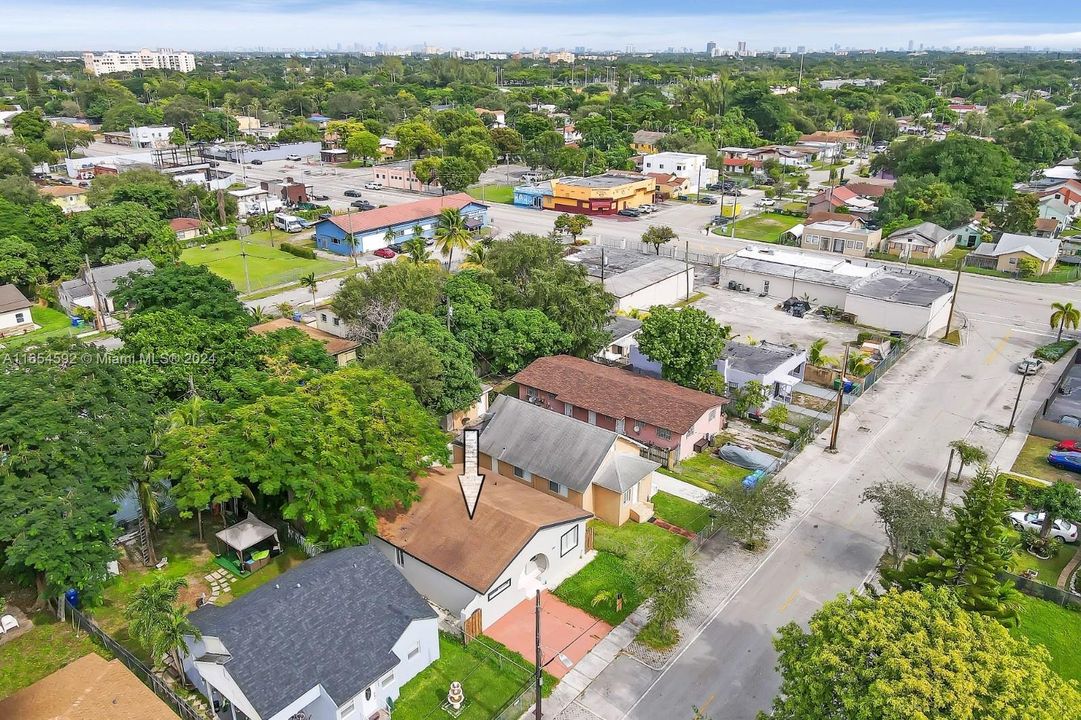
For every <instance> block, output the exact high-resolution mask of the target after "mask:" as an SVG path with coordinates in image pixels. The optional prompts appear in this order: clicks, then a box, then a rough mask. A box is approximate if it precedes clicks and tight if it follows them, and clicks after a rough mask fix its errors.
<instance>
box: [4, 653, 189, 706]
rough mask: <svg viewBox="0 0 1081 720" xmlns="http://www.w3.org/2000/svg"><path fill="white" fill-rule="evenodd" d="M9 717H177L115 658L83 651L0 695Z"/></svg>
mask: <svg viewBox="0 0 1081 720" xmlns="http://www.w3.org/2000/svg"><path fill="white" fill-rule="evenodd" d="M0 718H10V719H11V720H178V718H177V715H176V713H174V712H173V711H172V710H171V709H170V708H169V706H168V705H166V704H165V702H164V701H162V700H161V699H160V698H159V697H158V696H157V695H155V694H154V692H153V691H152V690H151V689H150V688H149V687H147V686H146V685H144V684H143V683H142V681H140V680H139V678H137V677H136V676H135V675H134V674H133V673H132V672H131V671H130V670H128V669H127V667H125V666H124V664H123V663H121V662H120V660H105V659H103V658H102V657H101V656H100V655H98V654H97V653H93V652H92V653H90V654H88V655H83V656H82V657H81V658H79V659H78V660H73V661H72V662H70V663H68V664H67V665H65V666H64V667H62V668H61V669H59V670H57V671H56V672H54V673H53V674H52V675H47V676H46V677H44V678H42V679H41V680H38V681H37V682H36V683H34V684H33V685H29V686H27V687H24V688H23V689H22V690H19V691H18V692H16V693H14V694H13V695H9V696H7V697H6V698H4V699H3V700H0Z"/></svg>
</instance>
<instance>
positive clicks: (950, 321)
mask: <svg viewBox="0 0 1081 720" xmlns="http://www.w3.org/2000/svg"><path fill="white" fill-rule="evenodd" d="M964 266H965V259H964V258H961V260H960V262H958V263H957V279H956V280H954V281H953V297H952V298H950V315H949V317H948V318H946V334H947V335H949V334H950V327H951V326H952V325H953V309H954V308H955V307H957V291H958V290H960V288H961V268H963V267H964ZM1011 426H1012V423H1011Z"/></svg>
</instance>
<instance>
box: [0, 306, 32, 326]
mask: <svg viewBox="0 0 1081 720" xmlns="http://www.w3.org/2000/svg"><path fill="white" fill-rule="evenodd" d="M16 316H22V320H19V319H18V317H16ZM30 322H33V319H32V317H31V316H30V308H29V307H26V308H19V309H18V310H12V311H11V312H6V313H0V330H4V329H7V328H13V327H15V326H17V325H25V324H26V323H30Z"/></svg>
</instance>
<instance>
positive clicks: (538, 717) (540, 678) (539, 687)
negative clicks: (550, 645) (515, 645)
mask: <svg viewBox="0 0 1081 720" xmlns="http://www.w3.org/2000/svg"><path fill="white" fill-rule="evenodd" d="M540 600H541V591H540V588H539V587H538V588H537V600H536V605H535V608H536V609H535V618H534V628H535V630H534V634H535V640H536V643H537V647H536V657H535V661H536V670H535V671H534V673H533V684H534V689H535V691H536V703H535V706H534V708H533V717H534V718H535V720H542V718H543V714H542V713H541V692H542V691H543V689H544V668H543V667H542V666H541V662H542V658H541V628H540V625H541V623H540V621H541V602H540Z"/></svg>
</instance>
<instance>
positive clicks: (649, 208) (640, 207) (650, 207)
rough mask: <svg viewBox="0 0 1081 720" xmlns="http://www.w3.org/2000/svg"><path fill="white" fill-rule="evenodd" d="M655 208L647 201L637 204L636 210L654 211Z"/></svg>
mask: <svg viewBox="0 0 1081 720" xmlns="http://www.w3.org/2000/svg"><path fill="white" fill-rule="evenodd" d="M656 209H657V208H655V207H653V206H652V205H650V204H649V203H646V204H645V205H639V206H638V211H639V212H644V213H651V212H654V211H655V210H656Z"/></svg>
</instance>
